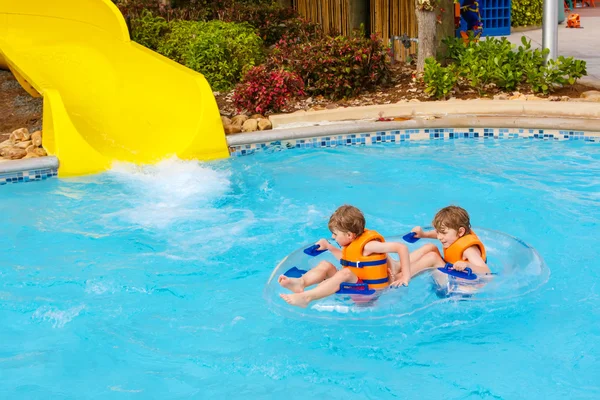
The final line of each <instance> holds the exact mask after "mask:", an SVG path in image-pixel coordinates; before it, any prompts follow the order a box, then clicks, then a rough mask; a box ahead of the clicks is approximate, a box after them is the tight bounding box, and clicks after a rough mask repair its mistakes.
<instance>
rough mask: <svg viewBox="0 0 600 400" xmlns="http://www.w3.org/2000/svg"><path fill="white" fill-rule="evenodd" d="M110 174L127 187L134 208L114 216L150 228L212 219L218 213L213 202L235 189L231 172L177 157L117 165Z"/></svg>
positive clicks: (128, 198)
mask: <svg viewBox="0 0 600 400" xmlns="http://www.w3.org/2000/svg"><path fill="white" fill-rule="evenodd" d="M109 174H111V175H112V176H113V177H114V178H115V179H116V180H118V181H121V183H123V184H124V185H125V187H126V189H127V192H128V193H126V195H127V201H128V203H129V205H130V207H128V208H125V209H123V210H121V211H118V212H116V213H113V214H111V215H112V216H116V217H118V218H119V219H123V220H126V221H127V222H130V223H134V224H137V225H141V226H149V227H165V226H168V225H170V224H172V223H174V222H177V221H181V220H197V219H203V218H209V219H210V218H211V210H214V209H213V208H212V207H210V203H211V202H214V201H215V200H218V199H220V198H222V197H223V196H225V195H226V194H227V193H228V192H229V191H230V188H231V181H230V179H229V178H230V175H231V172H230V171H229V170H219V169H217V168H212V167H208V166H206V165H203V164H201V163H199V162H198V161H182V160H179V159H177V158H171V159H167V160H164V161H162V162H160V163H158V164H156V165H143V166H139V165H134V164H130V163H115V164H114V165H113V169H112V170H111V171H110V172H109Z"/></svg>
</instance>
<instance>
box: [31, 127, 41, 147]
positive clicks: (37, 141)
mask: <svg viewBox="0 0 600 400" xmlns="http://www.w3.org/2000/svg"><path fill="white" fill-rule="evenodd" d="M31 141H32V142H33V144H34V145H36V146H38V147H39V146H41V145H42V131H35V132H33V133H32V134H31Z"/></svg>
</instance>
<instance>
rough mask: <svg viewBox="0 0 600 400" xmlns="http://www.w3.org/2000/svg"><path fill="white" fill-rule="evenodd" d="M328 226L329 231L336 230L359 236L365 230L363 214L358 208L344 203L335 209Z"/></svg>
mask: <svg viewBox="0 0 600 400" xmlns="http://www.w3.org/2000/svg"><path fill="white" fill-rule="evenodd" d="M328 226H329V230H330V231H331V232H333V231H334V230H338V231H340V232H350V233H354V234H355V235H356V236H360V235H362V234H363V232H364V231H365V216H364V215H363V213H362V211H360V210H359V209H358V208H356V207H354V206H349V205H347V204H346V205H343V206H341V207H339V208H338V209H337V210H335V212H334V213H333V214H332V215H331V218H329V225H328Z"/></svg>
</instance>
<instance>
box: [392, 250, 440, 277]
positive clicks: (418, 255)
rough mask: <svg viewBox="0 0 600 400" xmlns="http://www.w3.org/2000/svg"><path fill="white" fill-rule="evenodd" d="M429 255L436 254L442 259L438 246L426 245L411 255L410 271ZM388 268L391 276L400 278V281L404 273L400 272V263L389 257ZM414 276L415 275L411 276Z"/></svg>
mask: <svg viewBox="0 0 600 400" xmlns="http://www.w3.org/2000/svg"><path fill="white" fill-rule="evenodd" d="M428 253H436V254H437V255H438V256H440V258H441V257H442V256H441V255H440V251H439V250H438V248H437V246H436V245H435V244H433V243H427V244H424V245H423V246H421V247H419V248H418V249H417V250H415V251H413V252H412V253H410V265H411V267H410V269H411V271H412V269H413V265H414V263H416V262H417V261H419V260H420V259H421V258H422V257H423V256H424V255H425V254H428ZM388 268H389V269H390V271H391V274H392V275H393V276H395V277H398V278H396V279H399V273H400V272H402V271H401V270H400V262H399V261H398V260H394V259H393V258H391V257H388ZM411 275H413V276H414V274H411Z"/></svg>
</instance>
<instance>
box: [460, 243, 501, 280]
mask: <svg viewBox="0 0 600 400" xmlns="http://www.w3.org/2000/svg"><path fill="white" fill-rule="evenodd" d="M463 258H464V259H465V261H457V262H455V263H454V267H453V268H454V269H455V270H457V271H463V270H464V269H465V268H467V267H469V268H471V270H472V271H473V272H474V273H476V274H489V273H491V272H492V271H491V270H490V267H488V265H487V264H486V263H485V261H484V260H483V258H481V251H480V250H479V247H477V246H471V247H469V248H468V249H466V250H465V251H464V252H463Z"/></svg>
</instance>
